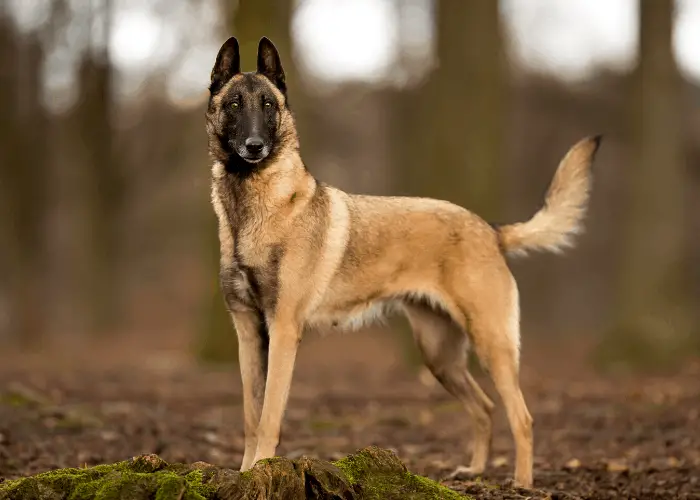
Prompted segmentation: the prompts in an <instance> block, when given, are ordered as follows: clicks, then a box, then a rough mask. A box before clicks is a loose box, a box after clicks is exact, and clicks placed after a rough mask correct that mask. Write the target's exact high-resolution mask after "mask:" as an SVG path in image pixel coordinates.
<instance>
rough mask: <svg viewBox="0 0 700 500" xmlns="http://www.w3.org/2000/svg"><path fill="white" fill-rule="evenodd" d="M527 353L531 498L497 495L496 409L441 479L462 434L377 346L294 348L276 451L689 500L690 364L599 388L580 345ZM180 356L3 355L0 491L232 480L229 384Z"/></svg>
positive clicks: (222, 374)
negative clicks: (525, 485) (159, 461)
mask: <svg viewBox="0 0 700 500" xmlns="http://www.w3.org/2000/svg"><path fill="white" fill-rule="evenodd" d="M151 343H154V342H151ZM525 344H526V345H525V349H526V352H525V353H524V358H523V374H522V383H523V390H524V392H525V397H526V399H527V402H528V406H529V408H530V411H531V413H532V414H533V417H534V420H535V488H536V490H534V491H525V490H518V489H514V488H511V487H510V485H509V478H510V477H511V474H512V465H513V444H512V440H511V436H510V432H509V430H508V427H507V424H506V421H505V417H504V414H503V410H502V407H501V406H500V401H499V400H498V398H497V397H496V398H495V400H496V401H497V403H499V405H498V410H497V412H496V415H495V429H494V439H493V455H492V462H491V464H490V466H489V468H488V470H487V471H486V473H485V474H484V476H483V477H482V478H477V479H475V478H463V479H456V480H447V479H446V478H447V477H448V476H449V475H450V474H451V473H452V472H453V471H454V470H456V468H457V467H458V466H460V465H463V464H465V463H466V462H467V461H468V453H467V451H466V450H467V437H468V435H469V421H468V419H467V417H466V415H465V413H464V412H463V410H462V408H461V407H460V406H459V404H457V403H455V402H454V400H453V399H452V398H451V397H450V396H449V395H447V394H446V393H445V391H444V390H443V389H441V388H440V387H439V386H433V385H431V384H430V383H429V382H430V379H428V380H427V382H426V381H421V380H420V379H419V377H417V376H416V374H415V373H412V372H411V371H410V370H409V369H407V368H406V367H405V366H404V365H403V364H402V363H401V362H399V361H398V356H399V352H400V351H399V350H398V349H396V346H395V345H393V343H392V341H391V339H390V337H389V336H387V335H386V334H382V333H376V334H374V335H370V334H369V333H363V334H355V335H353V336H340V337H334V338H325V339H318V338H311V339H310V340H309V341H308V342H307V341H305V343H304V345H303V348H302V351H301V353H300V355H299V360H298V365H297V371H296V373H295V380H294V386H293V388H292V395H291V398H290V404H289V409H288V411H287V414H286V419H285V423H284V427H283V435H282V442H281V444H280V447H279V449H278V452H279V454H282V455H285V456H287V457H290V458H296V457H299V456H301V455H307V456H311V457H318V458H323V459H337V458H339V457H341V456H344V455H347V454H348V453H352V452H354V451H356V450H357V449H359V448H363V447H366V446H370V445H376V446H380V447H383V448H388V449H392V450H394V451H395V452H396V453H397V454H398V456H399V457H400V458H401V459H402V460H403V461H404V463H405V464H406V465H407V467H408V468H409V470H411V471H412V472H415V473H418V474H423V475H426V476H428V477H431V478H433V479H436V480H442V481H443V483H444V484H445V485H447V486H449V487H451V488H453V489H455V490H457V491H459V492H463V493H467V494H471V495H473V496H474V497H476V498H487V499H489V498H492V499H501V498H504V499H505V498H591V499H618V498H637V499H676V498H685V499H691V498H692V499H700V369H699V366H698V365H697V364H695V365H691V366H689V367H688V368H687V369H684V370H683V371H682V373H680V374H676V375H674V376H665V377H662V376H656V377H651V376H646V377H639V376H638V377H626V378H623V377H617V378H604V377H602V376H599V375H596V374H595V373H592V372H591V370H589V369H585V363H584V362H583V357H582V352H584V349H583V348H582V347H581V346H571V345H569V346H568V347H565V346H553V345H551V344H547V345H545V344H542V345H537V346H536V345H535V344H536V343H535V342H534V341H533V342H528V340H527V339H526V340H525ZM136 345H138V348H136V347H135V346H136ZM182 347H183V344H182V343H180V345H177V341H173V342H171V345H164V344H162V343H161V344H160V345H159V347H158V348H156V347H155V346H152V345H148V342H146V341H145V340H144V339H139V338H135V339H131V341H129V340H125V341H123V342H120V344H119V346H114V345H107V346H97V345H95V346H89V347H88V346H85V345H82V347H81V348H76V347H75V346H72V347H71V346H63V347H60V346H59V347H56V346H54V347H51V348H48V347H47V348H46V349H44V351H43V352H42V353H37V354H35V355H32V356H29V355H20V354H18V353H14V352H8V351H5V352H4V353H1V354H0V477H2V478H6V479H10V478H16V477H20V476H25V475H29V474H34V473H37V472H42V471H46V470H50V469H54V468H61V467H75V466H81V465H85V464H87V465H95V464H99V463H111V462H116V461H119V460H123V459H125V458H128V457H131V456H134V455H139V454H145V453H156V454H158V455H160V456H161V457H162V458H163V459H164V460H166V461H169V462H187V463H192V462H195V461H204V462H208V463H213V464H217V465H222V466H226V467H236V466H237V465H238V464H239V461H240V459H241V454H242V450H243V436H242V419H241V417H242V411H241V396H240V392H241V391H240V379H239V377H238V375H237V374H236V373H235V372H232V371H226V370H212V369H203V368H201V367H197V366H195V365H194V364H193V363H192V362H191V361H190V360H189V359H188V357H187V356H185V355H183V352H185V351H184V350H183V349H182ZM484 387H485V388H486V389H487V391H488V392H489V393H491V394H492V395H493V390H492V386H491V385H490V383H488V382H487V381H486V380H484Z"/></svg>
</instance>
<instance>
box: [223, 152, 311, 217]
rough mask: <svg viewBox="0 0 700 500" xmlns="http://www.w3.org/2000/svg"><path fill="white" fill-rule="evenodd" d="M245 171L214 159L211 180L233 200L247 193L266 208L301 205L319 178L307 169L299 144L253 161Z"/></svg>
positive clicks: (267, 209)
mask: <svg viewBox="0 0 700 500" xmlns="http://www.w3.org/2000/svg"><path fill="white" fill-rule="evenodd" d="M250 167H251V168H250V169H248V170H246V171H230V170H228V169H227V168H226V164H225V163H223V162H221V161H215V162H214V164H213V166H212V182H213V183H214V184H215V186H217V189H219V190H224V191H226V192H227V194H228V195H229V196H226V198H230V196H233V198H234V199H231V201H233V202H234V203H236V202H239V203H240V202H241V201H242V200H240V199H239V200H236V199H235V198H237V197H239V196H241V195H245V196H246V198H248V199H249V200H250V201H254V202H255V201H257V202H258V203H261V204H263V205H265V208H266V211H269V210H270V209H272V210H273V211H274V209H286V208H287V207H290V206H292V205H296V206H298V205H302V204H304V203H305V202H306V201H308V200H309V199H311V197H312V196H313V194H314V193H315V191H316V189H317V182H316V179H315V178H314V177H313V176H312V175H311V174H310V173H309V172H308V170H306V166H305V165H304V162H303V161H302V159H301V155H300V154H299V150H298V149H297V148H288V149H287V150H285V151H282V152H280V153H279V154H277V155H275V157H274V158H271V159H270V161H269V163H268V162H266V163H265V164H260V165H259V164H251V165H250Z"/></svg>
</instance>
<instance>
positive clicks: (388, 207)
mask: <svg viewBox="0 0 700 500" xmlns="http://www.w3.org/2000/svg"><path fill="white" fill-rule="evenodd" d="M234 78H235V77H234ZM260 78H263V77H260ZM270 85H271V84H270ZM275 97H276V99H277V100H278V104H279V105H280V109H281V112H280V116H279V124H278V125H279V134H278V135H279V144H280V147H279V154H278V155H277V156H276V160H275V161H274V162H272V163H270V164H268V165H266V166H265V167H264V168H262V169H259V170H257V171H254V172H253V173H252V174H250V175H249V176H247V177H246V178H245V179H243V180H237V178H236V174H235V173H227V172H226V171H225V169H224V165H223V157H222V154H223V152H222V151H221V150H220V148H219V146H218V145H217V139H216V134H217V133H221V128H220V127H221V123H220V122H219V115H220V113H221V109H220V107H221V102H220V100H217V99H216V98H215V99H213V100H212V105H211V106H210V109H209V111H208V113H207V130H208V132H209V138H210V141H209V143H210V154H211V157H212V160H213V168H212V204H213V207H214V210H215V212H216V215H217V217H218V220H219V238H220V241H221V280H222V289H223V292H224V296H225V297H226V302H227V306H228V308H229V310H230V311H231V315H232V318H233V321H234V324H235V326H236V330H237V333H238V336H239V338H240V344H239V345H240V359H241V375H242V380H243V388H244V391H243V394H244V414H245V435H246V445H245V454H244V457H243V463H242V466H241V469H242V470H246V469H248V468H249V467H251V466H252V465H253V464H254V463H255V462H256V461H257V460H260V459H262V458H267V457H271V456H274V454H275V451H276V448H277V444H278V441H279V431H280V426H281V423H282V418H283V415H284V409H285V407H286V404H287V399H288V395H289V389H290V386H291V379H292V373H293V368H294V363H295V359H296V352H297V347H298V343H299V342H300V341H301V338H302V334H303V331H304V330H305V329H306V328H308V327H326V328H328V327H330V328H333V327H338V328H344V329H347V328H356V327H359V326H361V325H363V324H366V323H368V322H371V321H375V320H377V319H381V318H382V317H383V316H384V315H385V314H386V313H387V312H389V311H391V310H398V311H402V312H404V313H405V314H406V315H407V316H408V319H409V321H410V323H411V325H412V327H413V330H414V334H415V338H416V342H417V344H418V346H419V347H420V349H421V352H422V353H423V357H424V359H425V363H426V365H427V366H428V367H429V369H430V370H431V371H432V373H433V374H434V375H435V377H436V378H437V379H438V380H439V381H440V382H441V383H442V385H443V386H444V387H445V389H446V390H447V391H449V392H450V393H451V394H453V395H454V396H455V397H456V398H457V399H458V400H459V401H461V402H462V404H463V405H464V407H465V409H466V411H467V414H468V415H469V417H470V418H471V420H472V423H473V424H474V427H473V428H474V436H473V439H472V443H473V446H472V459H471V465H470V467H469V468H468V470H469V471H470V472H472V473H480V472H482V471H483V470H484V467H485V465H486V462H487V458H488V454H489V447H490V439H491V437H490V436H491V411H492V409H493V403H492V402H491V400H490V399H489V398H488V397H487V396H486V394H485V393H484V392H483V390H482V389H481V388H480V387H479V385H478V384H477V383H476V381H475V380H474V379H473V378H472V377H471V375H470V374H469V372H468V371H467V351H468V348H470V347H471V348H474V349H475V351H476V353H477V354H478V356H479V358H480V360H481V361H482V363H483V365H484V366H485V367H486V368H487V370H488V371H489V373H490V375H491V377H492V379H493V381H494V384H495V387H496V389H497V391H498V393H499V395H500V396H501V399H502V400H503V402H504V405H505V408H506V414H507V416H508V420H509V423H510V427H511V430H512V432H513V437H514V440H515V444H516V463H515V480H516V481H517V483H518V484H520V485H522V486H525V487H530V486H532V460H533V459H532V447H533V442H532V418H531V416H530V414H529V412H528V410H527V407H526V405H525V400H524V398H523V395H522V393H521V391H520V387H519V383H518V364H519V346H520V331H519V329H520V327H519V317H520V311H519V303H518V302H519V298H518V289H517V285H516V282H515V279H514V278H513V276H512V274H511V272H510V270H509V268H508V265H507V263H506V260H505V258H504V253H505V252H507V253H518V252H523V251H525V250H528V249H548V250H558V249H560V248H562V247H564V246H566V245H570V239H569V238H570V236H571V235H572V234H575V233H576V232H577V231H578V230H579V228H580V224H581V219H582V217H583V214H584V211H585V205H586V202H587V199H588V191H589V186H590V166H591V162H592V159H593V156H594V153H595V151H596V149H597V146H598V139H594V138H589V139H585V140H583V141H581V142H579V143H578V144H577V145H575V146H574V147H573V148H572V149H571V150H570V151H569V153H568V154H567V155H566V157H565V158H564V159H563V160H562V162H561V164H560V166H559V168H558V170H557V172H556V173H555V175H554V179H553V181H552V184H551V186H550V188H549V191H548V192H547V196H546V204H545V207H544V208H543V209H542V210H540V211H539V212H538V213H537V214H536V215H535V216H534V217H533V218H532V219H531V220H530V221H528V222H525V223H519V224H512V225H507V226H504V227H501V228H499V229H497V230H495V229H494V228H493V227H491V226H490V225H489V224H487V223H486V222H485V221H483V220H482V219H481V218H480V217H478V216H477V215H475V214H473V213H471V212H469V211H467V210H466V209H464V208H462V207H459V206H457V205H454V204H452V203H449V202H447V201H440V200H434V199H429V198H410V197H380V196H364V195H351V194H347V193H344V192H343V191H341V190H339V189H336V188H333V187H330V186H327V185H325V184H323V183H321V182H318V181H317V180H316V179H315V178H314V177H312V176H311V175H310V174H309V173H308V171H307V170H306V168H305V167H304V164H303V162H302V160H301V158H300V156H299V149H298V139H297V136H296V132H295V128H294V120H293V117H292V115H291V113H290V112H289V110H288V109H287V108H286V107H285V106H284V96H283V95H282V94H281V93H280V92H278V91H277V90H276V89H275ZM252 281H255V283H252ZM254 284H256V286H253V285H254ZM255 293H257V294H258V295H255ZM268 341H269V351H268V350H267V349H266V347H265V346H266V342H268ZM265 356H266V357H265ZM265 366H267V369H266V370H265Z"/></svg>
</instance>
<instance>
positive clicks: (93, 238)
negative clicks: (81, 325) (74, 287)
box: [77, 0, 124, 335]
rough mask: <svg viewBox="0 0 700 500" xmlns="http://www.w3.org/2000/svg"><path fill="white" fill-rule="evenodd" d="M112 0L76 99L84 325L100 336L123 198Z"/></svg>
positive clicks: (108, 319) (116, 283)
mask: <svg viewBox="0 0 700 500" xmlns="http://www.w3.org/2000/svg"><path fill="white" fill-rule="evenodd" d="M111 15H112V10H111V1H110V0H103V3H102V12H101V17H102V19H103V23H104V25H105V30H104V38H103V40H102V42H103V43H102V44H101V47H100V48H99V49H97V48H96V47H95V46H93V44H92V43H90V44H89V45H88V47H87V48H86V49H85V54H84V56H83V60H82V62H81V66H80V72H79V81H80V87H81V104H80V106H79V108H78V109H77V113H78V116H79V122H80V139H81V141H82V144H81V146H82V147H84V148H85V152H86V162H85V177H84V181H85V191H86V199H85V210H84V212H83V213H84V216H85V217H86V220H85V226H84V227H85V234H84V235H83V237H84V238H85V240H86V243H87V244H86V249H87V253H86V255H84V259H85V263H86V265H85V266H84V268H83V273H84V276H83V278H84V280H83V281H84V283H85V287H84V290H83V292H84V297H85V298H84V303H85V304H86V306H87V313H88V315H87V318H88V321H89V324H88V325H87V328H88V329H89V331H90V332H91V333H92V334H97V335H105V334H108V333H109V330H111V329H113V328H114V327H115V326H116V322H117V321H118V319H119V316H120V309H121V307H120V306H121V296H120V289H121V284H122V283H121V280H120V274H119V268H118V266H119V256H120V247H121V242H120V236H119V235H120V230H121V228H120V216H121V213H122V208H123V199H124V177H123V175H122V173H121V172H120V166H119V162H118V161H117V160H116V151H115V148H114V140H113V134H114V129H113V127H112V121H113V120H114V88H113V87H114V74H113V73H114V71H113V67H112V63H111V59H110V52H109V47H108V44H107V43H106V40H108V36H109V26H110V22H111Z"/></svg>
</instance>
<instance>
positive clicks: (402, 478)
mask: <svg viewBox="0 0 700 500" xmlns="http://www.w3.org/2000/svg"><path fill="white" fill-rule="evenodd" d="M333 464H334V465H335V466H336V467H338V468H339V469H340V470H341V471H343V473H344V474H345V476H346V477H347V478H348V480H349V481H350V482H351V483H353V484H354V485H356V486H357V487H358V489H359V490H360V493H361V498H363V499H365V498H366V499H368V500H371V499H393V498H396V499H399V498H405V499H419V498H420V499H463V498H464V497H463V496H461V495H459V494H458V493H457V492H455V491H453V490H451V489H449V488H447V487H445V486H442V485H441V484H439V483H437V482H435V481H432V480H430V479H428V478H425V477H422V476H417V475H415V474H412V473H410V472H408V470H406V466H405V465H404V464H403V463H402V462H401V461H400V460H399V459H398V457H397V456H396V455H395V454H393V453H391V452H390V451H387V450H382V449H380V448H376V447H373V446H372V447H369V448H365V449H364V450H361V451H360V452H358V453H356V454H354V455H349V456H347V457H345V458H343V459H341V460H338V461H337V462H334V463H333Z"/></svg>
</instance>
